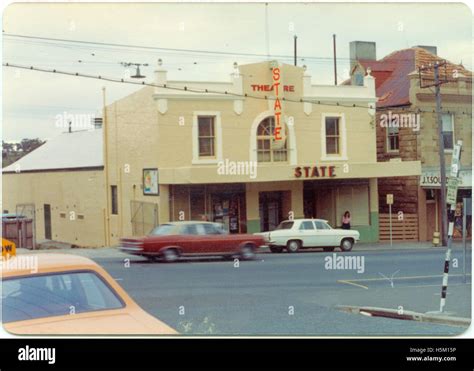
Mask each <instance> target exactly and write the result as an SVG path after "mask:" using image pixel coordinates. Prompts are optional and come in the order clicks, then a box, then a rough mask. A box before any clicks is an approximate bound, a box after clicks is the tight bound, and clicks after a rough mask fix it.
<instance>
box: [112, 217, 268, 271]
mask: <svg viewBox="0 0 474 371" xmlns="http://www.w3.org/2000/svg"><path fill="white" fill-rule="evenodd" d="M262 245H266V240H265V238H264V237H263V236H255V235H252V234H228V232H227V231H226V230H224V229H223V226H222V224H219V223H210V222H193V221H189V222H170V223H165V224H161V225H160V226H158V227H156V228H155V229H153V230H152V231H151V233H150V234H149V235H148V236H145V237H138V238H122V239H121V240H120V246H119V249H120V250H121V251H123V252H126V253H129V254H132V255H139V256H145V257H147V258H148V259H150V260H156V259H159V258H161V259H163V260H164V261H166V262H173V261H176V260H178V259H179V257H180V256H192V255H201V256H202V255H205V256H211V255H212V256H215V255H220V256H238V257H240V258H242V259H243V260H251V259H253V258H254V257H255V251H256V250H257V249H258V248H259V247H260V246H262Z"/></svg>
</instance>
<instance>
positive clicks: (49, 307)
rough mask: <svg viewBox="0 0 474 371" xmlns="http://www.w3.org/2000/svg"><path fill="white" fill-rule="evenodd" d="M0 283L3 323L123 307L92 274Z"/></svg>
mask: <svg viewBox="0 0 474 371" xmlns="http://www.w3.org/2000/svg"><path fill="white" fill-rule="evenodd" d="M2 284H3V290H2V309H3V318H2V321H3V322H4V323H8V322H15V321H25V320H30V319H35V318H43V317H53V316H63V315H72V314H78V313H85V312H93V311H99V310H108V309H118V308H123V307H124V303H123V302H122V301H121V299H120V298H119V297H118V295H117V294H116V293H115V291H113V289H112V288H111V287H110V286H109V285H108V284H107V283H106V282H105V281H104V280H103V279H102V278H100V277H99V276H98V275H97V274H96V273H94V272H74V273H59V274H49V275H36V276H30V277H20V278H10V279H6V280H3V282H2Z"/></svg>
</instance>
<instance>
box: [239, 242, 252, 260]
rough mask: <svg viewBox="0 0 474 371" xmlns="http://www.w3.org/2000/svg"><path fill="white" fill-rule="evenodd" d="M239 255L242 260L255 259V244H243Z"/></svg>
mask: <svg viewBox="0 0 474 371" xmlns="http://www.w3.org/2000/svg"><path fill="white" fill-rule="evenodd" d="M240 257H241V259H242V260H252V259H255V246H253V245H245V246H243V247H242V248H241V249H240Z"/></svg>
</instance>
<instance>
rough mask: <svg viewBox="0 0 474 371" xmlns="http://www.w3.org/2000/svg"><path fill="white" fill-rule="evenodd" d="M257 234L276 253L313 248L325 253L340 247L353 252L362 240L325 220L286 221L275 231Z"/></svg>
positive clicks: (355, 233) (355, 232)
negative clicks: (322, 249)
mask: <svg viewBox="0 0 474 371" xmlns="http://www.w3.org/2000/svg"><path fill="white" fill-rule="evenodd" d="M255 234H258V235H261V236H264V237H265V238H266V240H267V241H269V242H268V246H269V247H270V250H271V251H272V252H275V253H280V252H282V251H283V249H286V251H288V252H289V253H293V252H297V251H298V250H299V249H301V248H311V247H323V248H324V251H332V250H334V249H335V248H336V247H340V248H341V250H342V251H351V250H352V246H354V244H355V243H356V242H357V241H359V238H360V234H359V232H358V231H354V230H349V229H334V228H332V227H331V226H330V225H329V224H328V222H327V220H323V219H295V220H285V221H283V222H281V223H280V225H279V226H278V227H277V228H276V229H275V230H274V231H271V232H261V233H255Z"/></svg>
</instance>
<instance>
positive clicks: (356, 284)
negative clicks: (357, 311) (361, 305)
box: [337, 280, 369, 290]
mask: <svg viewBox="0 0 474 371" xmlns="http://www.w3.org/2000/svg"><path fill="white" fill-rule="evenodd" d="M337 282H338V283H346V284H348V285H352V286H356V287H361V288H363V289H366V290H368V289H369V288H368V287H367V286H364V285H360V284H358V283H354V282H351V281H346V280H338V281H337Z"/></svg>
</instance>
